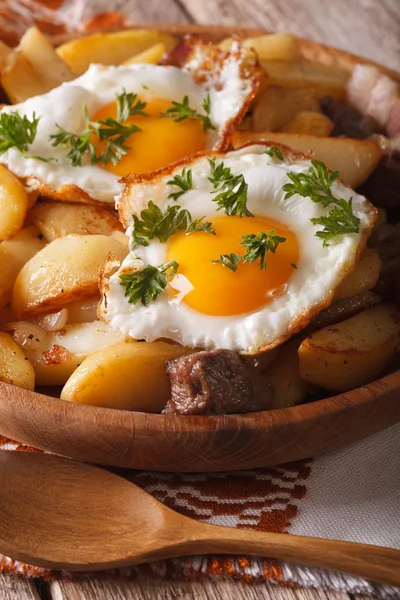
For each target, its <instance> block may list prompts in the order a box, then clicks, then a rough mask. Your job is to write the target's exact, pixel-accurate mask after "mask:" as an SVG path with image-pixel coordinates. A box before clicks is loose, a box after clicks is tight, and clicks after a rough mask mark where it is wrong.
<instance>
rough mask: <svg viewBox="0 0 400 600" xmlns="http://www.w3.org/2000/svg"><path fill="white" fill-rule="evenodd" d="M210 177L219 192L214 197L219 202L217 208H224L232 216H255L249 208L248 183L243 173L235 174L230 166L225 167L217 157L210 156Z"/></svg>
mask: <svg viewBox="0 0 400 600" xmlns="http://www.w3.org/2000/svg"><path fill="white" fill-rule="evenodd" d="M208 163H209V165H210V171H211V172H210V177H209V178H208V181H210V182H211V183H212V184H213V187H214V190H213V193H214V192H219V194H217V196H215V197H214V198H213V201H214V202H216V203H217V204H218V208H217V210H221V209H223V210H224V211H225V213H226V214H227V215H228V216H229V217H231V216H234V215H239V217H243V216H246V217H254V215H253V213H251V212H250V211H249V210H248V208H247V191H248V185H247V183H246V181H245V179H244V176H243V175H233V174H232V172H231V170H230V168H229V167H225V165H224V163H223V162H222V161H221V162H220V163H219V164H216V159H215V158H209V159H208Z"/></svg>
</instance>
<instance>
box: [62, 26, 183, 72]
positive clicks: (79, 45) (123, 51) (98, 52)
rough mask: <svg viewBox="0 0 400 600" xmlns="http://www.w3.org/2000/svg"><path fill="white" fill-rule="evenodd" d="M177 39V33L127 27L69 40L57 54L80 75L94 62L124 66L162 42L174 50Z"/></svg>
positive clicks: (168, 48)
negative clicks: (175, 35) (171, 33)
mask: <svg viewBox="0 0 400 600" xmlns="http://www.w3.org/2000/svg"><path fill="white" fill-rule="evenodd" d="M177 41H178V40H177V38H175V37H174V36H172V35H169V34H167V33H163V32H162V31H156V30H155V29H126V30H125V31H117V32H113V33H95V34H93V35H89V36H86V37H83V38H79V39H75V40H72V41H71V42H66V43H65V44H62V45H61V46H59V47H58V48H57V53H58V55H59V56H60V57H61V58H62V59H63V60H64V61H65V62H66V63H67V64H68V65H69V66H70V68H71V69H72V71H73V72H74V73H75V74H76V75H82V74H83V73H84V72H85V71H86V70H87V69H88V67H89V65H90V64H92V63H99V64H102V65H120V64H121V63H122V62H124V61H126V60H128V59H129V58H131V57H132V56H134V55H135V54H139V52H143V51H144V50H147V49H148V48H150V47H151V46H154V45H155V44H158V43H162V44H164V46H165V48H166V49H167V51H170V50H172V49H173V48H174V47H175V46H176V44H177Z"/></svg>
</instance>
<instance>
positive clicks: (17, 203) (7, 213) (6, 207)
mask: <svg viewBox="0 0 400 600" xmlns="http://www.w3.org/2000/svg"><path fill="white" fill-rule="evenodd" d="M28 206H29V200H28V194H27V193H26V191H25V188H24V186H23V185H22V183H21V182H20V180H19V179H17V177H15V175H13V174H12V173H11V172H10V171H9V170H8V169H6V167H3V165H0V215H1V216H0V241H2V240H8V239H10V238H12V237H14V236H15V235H16V234H17V233H18V232H19V231H21V229H22V226H23V224H24V220H25V215H26V213H27V211H28Z"/></svg>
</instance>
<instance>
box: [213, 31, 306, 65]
mask: <svg viewBox="0 0 400 600" xmlns="http://www.w3.org/2000/svg"><path fill="white" fill-rule="evenodd" d="M233 41H234V39H233V38H226V39H225V40H222V42H220V43H219V44H218V45H219V47H220V48H221V49H222V50H229V49H230V47H231V45H232V42H233ZM242 45H243V46H244V48H252V49H253V50H255V51H256V52H257V55H258V58H259V60H273V61H275V60H279V61H282V60H285V61H294V60H296V58H297V56H298V54H299V42H298V39H297V38H296V37H295V36H294V35H291V34H290V33H268V34H266V35H260V36H257V37H250V38H246V39H244V40H242Z"/></svg>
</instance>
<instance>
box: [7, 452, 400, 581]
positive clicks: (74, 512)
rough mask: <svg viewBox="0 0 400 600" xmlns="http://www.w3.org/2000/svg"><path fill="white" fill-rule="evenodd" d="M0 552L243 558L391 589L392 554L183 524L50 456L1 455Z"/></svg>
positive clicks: (115, 560)
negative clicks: (291, 564)
mask: <svg viewBox="0 0 400 600" xmlns="http://www.w3.org/2000/svg"><path fill="white" fill-rule="evenodd" d="M0 480H1V486H0V507H1V511H0V552H1V553H3V554H4V555H6V556H9V557H11V558H13V559H17V560H20V561H23V562H27V563H29V564H33V565H36V566H41V567H48V568H53V569H64V570H69V571H97V570H104V569H112V568H118V567H126V566H131V565H135V564H141V563H145V562H150V561H153V560H161V559H166V558H173V557H178V556H188V555H195V554H209V553H217V554H235V553H236V554H249V555H253V556H274V557H275V558H277V559H285V560H288V561H296V562H299V563H303V564H307V565H314V566H321V567H327V568H332V569H336V570H342V571H344V572H346V573H351V574H353V575H360V576H361V577H366V578H367V579H368V578H370V577H371V576H372V575H373V577H374V579H375V580H377V581H381V582H382V583H387V584H390V585H399V586H400V551H399V550H393V549H391V548H381V547H378V546H369V545H365V544H355V543H352V542H342V541H335V540H324V539H319V538H310V537H303V536H292V535H286V534H276V533H264V532H258V531H249V530H243V529H234V528H230V527H219V526H215V525H209V524H206V523H201V522H198V521H194V520H193V519H189V518H188V517H185V516H182V515H180V514H178V513H176V512H174V511H173V510H171V509H169V508H167V507H166V506H164V505H163V504H161V503H160V502H158V500H156V499H155V498H153V497H152V496H151V495H150V494H148V493H147V492H145V491H144V490H142V489H141V488H139V487H138V486H136V485H134V484H133V483H130V482H128V481H126V480H125V479H123V478H122V477H119V476H118V475H115V474H113V473H110V472H108V471H106V470H103V469H101V468H99V467H94V466H91V465H87V464H84V463H79V462H75V461H72V460H69V459H66V458H62V457H59V456H53V455H48V454H37V453H30V452H7V451H3V452H0Z"/></svg>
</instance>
